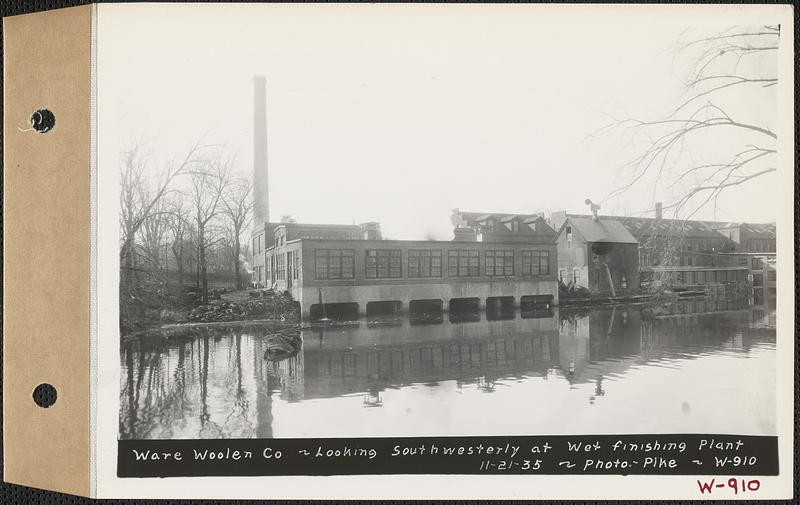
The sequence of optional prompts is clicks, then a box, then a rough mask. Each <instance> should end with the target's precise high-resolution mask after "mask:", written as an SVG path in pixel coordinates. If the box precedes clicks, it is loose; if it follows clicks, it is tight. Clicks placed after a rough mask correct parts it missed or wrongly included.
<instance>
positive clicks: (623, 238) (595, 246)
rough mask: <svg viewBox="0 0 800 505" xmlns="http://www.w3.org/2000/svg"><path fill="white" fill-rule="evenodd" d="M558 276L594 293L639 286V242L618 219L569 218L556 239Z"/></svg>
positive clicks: (566, 282) (563, 280) (622, 291)
mask: <svg viewBox="0 0 800 505" xmlns="http://www.w3.org/2000/svg"><path fill="white" fill-rule="evenodd" d="M556 241H557V244H558V250H557V255H558V278H559V281H560V282H562V283H563V284H565V285H570V284H572V285H576V286H583V287H585V288H587V289H588V290H589V291H590V292H592V293H597V294H612V295H619V294H624V293H629V292H635V291H638V289H639V243H638V241H637V240H636V239H635V238H634V237H633V236H632V235H631V234H630V233H629V232H628V230H627V229H626V228H625V227H624V226H622V225H621V224H620V223H619V222H617V221H611V220H605V219H596V218H592V217H568V218H567V219H566V220H565V221H564V222H563V224H562V225H561V228H560V230H559V231H558V235H557V238H556Z"/></svg>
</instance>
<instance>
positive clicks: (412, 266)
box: [408, 249, 442, 277]
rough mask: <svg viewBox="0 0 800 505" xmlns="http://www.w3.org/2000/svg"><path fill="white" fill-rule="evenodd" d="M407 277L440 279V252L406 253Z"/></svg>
mask: <svg viewBox="0 0 800 505" xmlns="http://www.w3.org/2000/svg"><path fill="white" fill-rule="evenodd" d="M408 276H409V277H441V276H442V251H427V250H424V249H422V250H419V249H411V250H410V251H408Z"/></svg>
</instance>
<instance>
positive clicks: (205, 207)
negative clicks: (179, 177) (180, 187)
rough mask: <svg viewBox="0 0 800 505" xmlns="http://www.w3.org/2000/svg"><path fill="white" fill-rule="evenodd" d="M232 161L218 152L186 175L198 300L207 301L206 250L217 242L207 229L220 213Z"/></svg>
mask: <svg viewBox="0 0 800 505" xmlns="http://www.w3.org/2000/svg"><path fill="white" fill-rule="evenodd" d="M231 166H232V161H231V160H224V159H223V158H222V153H218V154H217V155H216V156H214V157H212V158H209V159H206V160H204V161H203V162H202V163H201V164H200V166H199V167H198V168H197V169H194V170H192V171H191V172H189V176H190V182H191V183H190V194H189V200H190V202H191V209H192V210H191V212H192V214H193V221H194V223H193V224H194V226H195V229H196V237H195V238H196V243H195V244H196V247H197V276H198V282H199V286H198V287H199V290H200V293H199V294H200V301H201V302H202V303H206V302H208V264H207V259H206V252H207V249H208V248H209V247H210V246H211V245H213V244H214V243H216V242H217V241H218V240H219V237H215V236H214V234H213V233H212V232H213V229H212V227H211V226H210V224H211V222H212V220H213V219H215V218H216V217H217V216H218V215H219V213H220V212H221V210H222V208H223V207H224V206H223V196H224V194H225V191H226V190H227V188H228V184H229V183H230V177H231V176H230V172H231Z"/></svg>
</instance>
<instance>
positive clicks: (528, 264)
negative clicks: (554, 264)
mask: <svg viewBox="0 0 800 505" xmlns="http://www.w3.org/2000/svg"><path fill="white" fill-rule="evenodd" d="M522 275H550V251H522Z"/></svg>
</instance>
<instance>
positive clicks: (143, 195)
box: [120, 141, 203, 262]
mask: <svg viewBox="0 0 800 505" xmlns="http://www.w3.org/2000/svg"><path fill="white" fill-rule="evenodd" d="M201 149H203V146H201V144H200V141H197V142H195V143H194V145H192V146H191V147H190V148H189V150H188V151H187V153H186V156H185V157H184V158H183V159H182V160H181V161H180V162H178V163H167V164H166V166H165V167H164V169H163V171H162V172H161V173H160V176H159V177H158V178H157V179H156V183H155V187H154V188H149V185H148V183H147V174H146V166H147V161H146V160H145V159H144V156H143V153H142V149H141V147H140V146H139V145H138V144H136V145H134V146H133V147H132V148H131V149H130V150H128V151H126V152H124V153H123V155H122V170H121V176H122V177H121V192H120V206H121V212H120V230H121V237H120V238H121V241H122V244H121V246H120V260H121V261H122V262H126V261H128V260H129V258H130V255H131V254H132V252H133V247H134V241H135V237H136V233H137V232H138V231H139V229H140V228H141V226H142V225H143V224H144V222H145V220H147V219H148V218H149V217H152V216H153V214H155V213H156V210H155V208H156V207H157V206H158V205H159V204H160V202H161V200H162V199H163V198H164V197H165V196H166V195H167V194H168V193H169V192H170V191H171V190H172V183H173V181H174V180H175V179H176V178H177V177H179V176H181V175H184V174H186V173H187V172H188V171H189V169H190V167H191V166H192V164H193V163H195V162H196V161H197V160H196V156H197V155H198V153H199V152H200V150H201Z"/></svg>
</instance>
